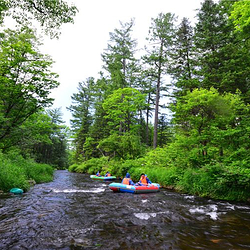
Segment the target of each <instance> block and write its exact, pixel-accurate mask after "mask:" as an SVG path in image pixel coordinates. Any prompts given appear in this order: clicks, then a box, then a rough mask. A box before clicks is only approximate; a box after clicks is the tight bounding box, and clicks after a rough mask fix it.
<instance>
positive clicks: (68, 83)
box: [42, 0, 202, 125]
mask: <svg viewBox="0 0 250 250" xmlns="http://www.w3.org/2000/svg"><path fill="white" fill-rule="evenodd" d="M72 2H74V3H75V5H76V6H77V8H78V9H79V13H78V14H77V16H76V18H75V23H74V24H65V25H63V26H62V29H61V31H62V34H61V36H60V38H59V39H58V40H57V39H53V40H50V39H49V38H45V39H44V46H43V47H42V52H43V53H46V54H49V55H50V56H51V57H52V59H53V60H54V61H55V63H54V66H53V69H52V70H53V72H56V73H58V74H59V76H60V77H59V82H60V86H59V87H58V88H57V89H56V90H54V91H53V92H52V97H53V98H55V102H54V106H53V108H59V107H61V109H62V112H63V114H64V116H63V119H64V120H65V122H66V125H70V121H69V120H70V118H71V115H70V112H69V111H67V110H66V107H69V106H70V104H71V96H72V94H73V93H77V86H78V83H79V82H81V81H85V80H86V78H88V77H91V76H93V77H94V78H97V77H98V72H100V71H101V70H102V61H101V54H102V53H103V51H104V49H106V48H107V44H108V40H109V32H113V31H114V29H115V28H118V29H119V28H120V23H119V21H121V22H123V23H125V22H129V21H130V19H131V18H135V26H134V28H133V33H132V38H134V39H137V41H138V47H137V48H138V49H139V48H143V46H144V42H145V38H146V37H147V35H148V29H149V27H150V23H151V18H156V17H157V16H158V14H159V13H161V12H162V13H167V12H171V13H174V14H175V15H176V16H178V17H179V21H180V20H181V19H182V18H183V17H187V18H189V19H190V21H192V22H194V21H195V15H196V13H197V11H196V9H199V8H200V4H201V2H202V0H152V1H151V0H127V1H121V0H91V1H86V0H72Z"/></svg>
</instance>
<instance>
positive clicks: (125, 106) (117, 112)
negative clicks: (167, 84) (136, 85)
mask: <svg viewBox="0 0 250 250" xmlns="http://www.w3.org/2000/svg"><path fill="white" fill-rule="evenodd" d="M103 108H104V110H105V111H106V113H107V116H106V118H108V119H110V124H112V127H113V129H114V131H119V133H120V134H123V133H125V132H131V131H132V132H133V131H134V132H135V131H136V129H135V127H136V122H137V121H138V114H139V110H141V109H144V108H145V95H143V94H141V93H140V92H139V91H138V90H136V89H133V88H123V89H118V90H115V91H114V92H113V94H112V95H110V96H109V97H108V98H107V99H106V100H105V101H104V102H103Z"/></svg>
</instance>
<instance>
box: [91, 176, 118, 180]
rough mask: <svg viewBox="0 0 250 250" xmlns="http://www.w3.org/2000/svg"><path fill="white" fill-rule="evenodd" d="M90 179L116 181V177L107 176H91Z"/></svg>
mask: <svg viewBox="0 0 250 250" xmlns="http://www.w3.org/2000/svg"><path fill="white" fill-rule="evenodd" d="M90 178H91V179H95V180H104V181H112V180H115V179H116V176H109V177H105V176H96V175H90Z"/></svg>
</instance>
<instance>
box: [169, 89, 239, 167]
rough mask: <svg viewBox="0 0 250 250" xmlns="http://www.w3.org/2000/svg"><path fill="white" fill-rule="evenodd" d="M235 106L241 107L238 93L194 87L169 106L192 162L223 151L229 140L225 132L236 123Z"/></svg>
mask: <svg viewBox="0 0 250 250" xmlns="http://www.w3.org/2000/svg"><path fill="white" fill-rule="evenodd" d="M238 107H241V108H240V109H242V108H243V106H242V102H241V100H240V98H239V97H238V96H236V95H235V96H234V95H232V94H230V93H226V94H225V95H223V96H222V95H220V94H219V93H218V91H217V90H216V89H214V88H211V89H210V90H206V89H195V90H193V92H188V93H187V95H185V96H183V97H182V99H181V101H179V102H177V104H176V105H173V106H172V108H173V111H174V112H175V115H174V123H175V125H176V126H177V129H178V130H177V131H178V132H177V133H178V135H179V136H178V137H179V138H182V144H183V145H185V150H186V151H187V152H189V151H190V154H189V156H190V157H191V158H193V159H196V164H198V162H199V164H202V163H204V161H205V162H210V161H211V159H214V157H217V158H218V157H219V156H222V155H223V148H224V149H225V148H227V147H228V145H229V143H230V139H229V138H228V137H227V136H225V135H226V134H227V131H228V130H229V129H230V128H234V129H235V127H237V119H239V117H237V116H238V115H239V113H237V109H238ZM226 138H228V139H229V140H228V139H226ZM198 159H199V160H198Z"/></svg>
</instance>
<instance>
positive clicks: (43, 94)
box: [0, 28, 59, 150]
mask: <svg viewBox="0 0 250 250" xmlns="http://www.w3.org/2000/svg"><path fill="white" fill-rule="evenodd" d="M0 40H1V43H0V93H1V96H0V148H1V149H3V150H5V149H7V148H9V147H11V146H13V145H14V144H15V143H16V141H18V138H17V139H16V140H15V137H16V136H17V137H18V128H19V126H21V125H22V124H23V123H24V122H25V121H26V120H27V119H28V118H29V117H30V116H31V115H32V114H34V113H36V112H38V111H39V110H41V109H43V108H45V107H48V106H50V105H51V103H52V101H53V99H52V98H50V97H49V94H50V91H51V90H52V89H53V88H56V87H57V86H58V85H59V83H58V82H57V81H56V78H57V77H58V76H57V74H55V73H53V72H51V71H50V68H51V65H52V63H53V62H52V60H51V59H50V57H49V56H47V55H43V54H41V53H40V52H39V50H38V49H37V46H38V45H39V44H40V43H39V41H38V39H37V38H36V37H35V34H34V33H33V31H32V30H30V29H28V28H25V29H21V30H18V31H12V30H6V31H5V32H4V33H2V36H1V38H0ZM14 135H15V136H14Z"/></svg>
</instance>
